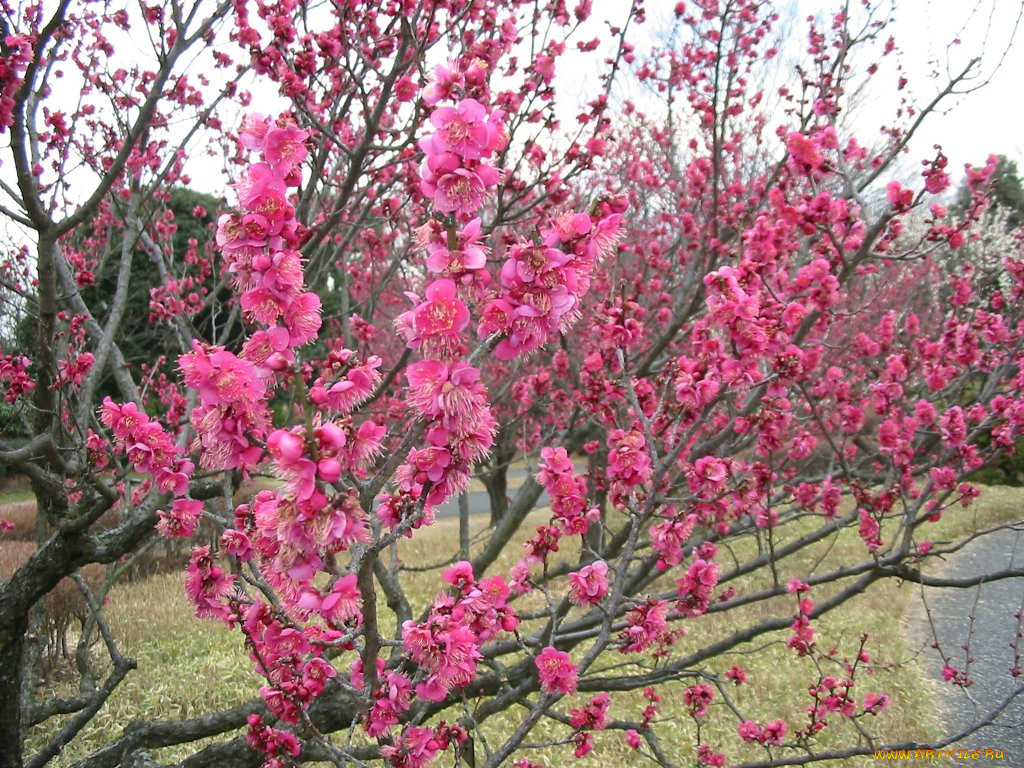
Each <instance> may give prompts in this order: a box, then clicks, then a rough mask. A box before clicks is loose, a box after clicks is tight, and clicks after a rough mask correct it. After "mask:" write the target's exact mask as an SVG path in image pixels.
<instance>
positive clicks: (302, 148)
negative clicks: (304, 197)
mask: <svg viewBox="0 0 1024 768" xmlns="http://www.w3.org/2000/svg"><path fill="white" fill-rule="evenodd" d="M308 137H309V133H308V132H306V131H302V130H299V128H298V126H296V125H286V126H284V127H275V128H271V129H270V130H268V131H267V133H266V136H265V138H264V147H265V149H264V152H263V156H264V157H265V158H266V160H267V163H268V164H269V165H270V167H271V168H273V169H274V173H275V174H276V175H277V176H279V177H281V178H284V177H286V176H288V174H290V173H291V172H292V169H294V168H295V167H296V166H297V165H300V164H301V163H302V162H303V161H304V160H305V159H306V158H307V157H308V156H309V150H307V149H306V145H305V143H304V142H305V140H306V139H307V138H308Z"/></svg>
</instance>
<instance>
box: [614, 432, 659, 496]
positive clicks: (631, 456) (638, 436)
mask: <svg viewBox="0 0 1024 768" xmlns="http://www.w3.org/2000/svg"><path fill="white" fill-rule="evenodd" d="M653 469H654V467H653V466H652V464H651V457H650V455H649V454H648V453H647V439H646V438H645V437H644V435H643V432H641V431H640V430H638V429H631V430H628V431H627V430H623V429H613V430H610V431H609V432H608V480H609V481H610V483H611V485H610V488H609V491H610V496H611V500H612V503H614V504H615V505H616V506H618V507H622V506H624V505H625V504H626V500H627V499H628V498H629V495H630V493H632V492H633V490H634V489H636V488H638V487H639V486H641V485H643V484H644V483H646V482H647V481H648V480H649V479H650V477H651V473H652V472H653Z"/></svg>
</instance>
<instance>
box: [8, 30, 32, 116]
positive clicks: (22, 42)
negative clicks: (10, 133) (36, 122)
mask: <svg viewBox="0 0 1024 768" xmlns="http://www.w3.org/2000/svg"><path fill="white" fill-rule="evenodd" d="M32 42H33V41H32V37H30V36H28V35H7V36H6V37H5V38H4V49H5V51H6V55H4V56H0V133H3V132H4V131H6V130H7V129H8V128H10V127H11V124H12V123H13V122H14V95H15V94H16V93H17V92H18V89H19V88H20V87H21V85H22V75H23V74H24V72H25V68H26V67H27V66H28V65H29V62H31V61H32V56H33V53H34V51H33V48H32Z"/></svg>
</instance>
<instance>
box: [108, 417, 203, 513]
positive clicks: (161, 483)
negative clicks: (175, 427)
mask: <svg viewBox="0 0 1024 768" xmlns="http://www.w3.org/2000/svg"><path fill="white" fill-rule="evenodd" d="M100 421H101V422H102V423H103V424H104V425H105V426H107V427H109V428H110V429H111V430H112V431H113V433H114V445H115V446H116V447H117V448H118V449H119V450H121V451H124V452H125V453H126V454H127V455H128V460H129V461H130V462H131V463H132V466H133V467H134V469H135V471H136V472H145V473H146V474H148V475H151V476H152V477H153V478H154V479H155V480H156V483H157V487H158V488H159V489H160V490H161V491H164V492H170V493H173V494H174V495H175V496H184V495H185V493H186V492H187V491H188V481H189V478H190V477H191V476H192V471H193V470H194V469H195V465H193V464H192V462H191V461H189V460H188V459H186V458H181V457H179V456H178V453H179V452H178V448H177V446H175V444H174V440H173V439H172V438H171V436H170V435H169V434H167V432H166V431H165V430H164V428H163V427H162V426H161V425H160V424H159V423H158V422H156V421H152V420H150V418H149V416H147V415H146V414H145V413H143V412H142V411H140V410H139V407H138V406H137V405H136V404H135V403H126V404H125V405H118V404H117V403H115V402H114V401H113V400H111V399H110V398H109V397H106V398H104V399H103V405H102V406H100Z"/></svg>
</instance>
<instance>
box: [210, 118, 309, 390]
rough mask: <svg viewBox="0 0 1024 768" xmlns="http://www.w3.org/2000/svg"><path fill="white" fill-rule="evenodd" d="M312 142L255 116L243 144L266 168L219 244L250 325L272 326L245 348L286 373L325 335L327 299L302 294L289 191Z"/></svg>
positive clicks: (254, 175) (221, 223) (250, 177)
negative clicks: (297, 354) (297, 352)
mask: <svg viewBox="0 0 1024 768" xmlns="http://www.w3.org/2000/svg"><path fill="white" fill-rule="evenodd" d="M307 137H308V134H307V133H306V132H305V131H302V130H300V129H299V128H298V127H297V126H296V125H295V123H294V122H293V121H292V120H290V119H288V118H285V119H281V120H278V121H277V122H276V123H274V124H271V123H270V121H268V120H267V119H265V118H263V117H261V116H259V115H251V116H249V117H247V118H246V120H245V123H244V124H243V128H242V132H241V136H240V142H241V144H242V146H244V147H245V148H247V149H250V150H255V151H257V152H259V153H260V154H261V156H262V158H263V161H262V162H257V163H254V164H253V165H251V166H250V167H249V170H248V174H247V176H246V180H245V181H244V182H242V183H240V184H237V185H236V187H235V188H236V191H237V192H238V196H239V201H240V203H241V205H242V209H243V211H244V212H243V213H240V214H239V213H232V214H225V215H223V216H221V217H220V219H219V220H218V222H217V244H218V245H219V246H220V248H221V250H222V251H223V253H224V258H225V259H226V260H227V261H228V262H229V267H228V269H229V271H230V272H232V273H234V274H235V286H236V288H238V289H239V290H240V291H242V294H241V298H240V303H241V307H242V310H243V311H244V312H245V314H246V317H248V318H249V319H250V320H253V321H255V322H258V323H260V324H262V325H265V326H268V328H267V329H266V330H260V331H257V332H256V333H255V334H253V337H252V338H251V339H249V341H248V342H247V344H246V356H247V357H248V358H249V359H250V360H252V361H253V362H254V363H256V364H258V365H261V366H264V367H266V368H269V369H270V370H282V369H283V368H285V367H287V366H288V365H290V364H291V363H292V362H293V360H294V355H293V354H292V352H291V348H292V347H296V346H301V345H302V344H305V343H306V342H308V341H310V340H312V339H314V338H316V335H317V331H319V329H320V298H319V297H318V296H317V295H316V294H315V293H312V292H307V291H305V290H304V287H303V275H302V263H301V257H300V255H299V253H298V252H297V251H296V250H294V248H295V246H297V245H298V236H297V235H296V229H297V226H298V225H297V222H296V221H295V210H294V208H293V207H292V205H291V203H290V202H289V200H288V188H289V187H297V186H298V185H299V183H300V182H301V172H300V170H299V167H298V166H299V165H300V164H301V163H302V162H303V161H304V160H305V159H306V157H307V155H308V150H307V149H306V145H305V143H304V142H305V140H306V138H307Z"/></svg>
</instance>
